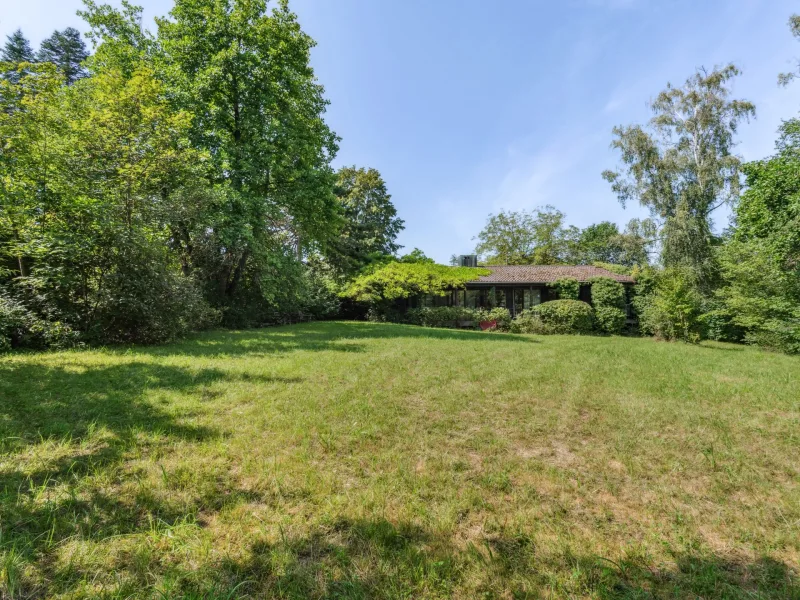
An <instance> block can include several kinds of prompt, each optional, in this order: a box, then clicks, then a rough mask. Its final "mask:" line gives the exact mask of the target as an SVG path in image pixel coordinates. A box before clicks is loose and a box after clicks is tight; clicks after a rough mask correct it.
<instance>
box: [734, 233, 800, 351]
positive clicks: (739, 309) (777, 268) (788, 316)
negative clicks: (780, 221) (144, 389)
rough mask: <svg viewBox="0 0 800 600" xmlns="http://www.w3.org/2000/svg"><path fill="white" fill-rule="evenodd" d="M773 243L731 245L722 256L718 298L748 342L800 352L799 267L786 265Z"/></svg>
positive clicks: (750, 241)
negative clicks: (720, 286)
mask: <svg viewBox="0 0 800 600" xmlns="http://www.w3.org/2000/svg"><path fill="white" fill-rule="evenodd" d="M771 241H772V240H770V239H769V238H767V239H751V240H746V241H740V240H733V241H731V242H729V243H728V244H726V246H725V247H724V248H723V250H722V252H721V253H720V262H721V268H722V273H723V279H724V281H725V285H724V286H723V287H722V288H721V289H720V290H719V292H718V297H719V299H720V300H721V302H722V303H723V305H724V307H725V309H726V311H727V312H728V313H729V314H730V315H731V319H732V321H733V322H734V323H735V324H736V325H738V326H740V327H741V328H742V329H743V330H744V332H745V335H744V337H745V341H747V342H749V343H752V344H756V345H759V346H763V347H765V348H769V349H774V350H781V351H785V352H791V353H798V352H800V267H798V266H796V265H794V266H791V267H789V268H787V266H788V265H786V263H785V262H784V261H783V260H782V258H783V257H782V256H780V252H778V251H776V248H775V245H773V244H772V243H770V242H771Z"/></svg>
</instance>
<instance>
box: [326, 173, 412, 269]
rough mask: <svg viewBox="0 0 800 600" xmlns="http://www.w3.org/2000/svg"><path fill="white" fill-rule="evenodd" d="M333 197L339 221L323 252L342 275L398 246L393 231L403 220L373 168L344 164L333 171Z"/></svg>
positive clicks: (401, 228)
mask: <svg viewBox="0 0 800 600" xmlns="http://www.w3.org/2000/svg"><path fill="white" fill-rule="evenodd" d="M334 189H335V193H336V197H337V198H338V200H339V204H340V207H341V211H342V216H343V221H342V225H341V229H340V230H339V234H338V236H337V237H336V238H335V239H334V240H332V241H331V242H330V243H329V244H328V248H327V250H326V255H327V256H328V258H329V260H330V261H331V263H332V264H333V265H334V266H335V267H336V268H337V269H338V270H339V271H341V272H342V273H344V274H345V275H349V274H353V273H355V272H357V271H358V270H360V269H361V268H363V267H364V266H365V265H367V264H368V263H370V262H372V261H373V260H375V259H376V258H378V257H381V256H392V255H394V254H395V253H396V252H397V251H398V250H399V249H400V246H399V245H398V244H397V234H398V233H400V231H402V230H403V220H402V219H400V218H398V217H397V210H396V209H395V207H394V204H392V196H391V195H390V194H389V192H388V191H387V189H386V183H385V182H384V181H383V178H382V177H381V174H380V173H379V172H378V171H377V170H376V169H364V168H356V167H344V168H342V169H340V170H339V172H338V173H337V179H336V186H335V188H334Z"/></svg>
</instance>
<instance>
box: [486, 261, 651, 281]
mask: <svg viewBox="0 0 800 600" xmlns="http://www.w3.org/2000/svg"><path fill="white" fill-rule="evenodd" d="M481 268H482V269H488V270H490V271H491V272H492V273H491V275H484V276H483V277H479V278H478V279H476V280H475V283H553V282H554V281H558V280H559V279H561V278H562V277H573V278H575V279H577V280H578V281H580V282H587V281H589V280H590V279H592V278H594V277H610V278H611V279H615V280H616V281H619V282H620V283H634V282H635V281H634V279H633V277H631V276H630V275H617V274H616V273H612V272H611V271H608V270H607V269H601V268H600V267H590V266H576V267H571V266H560V265H498V266H491V267H483V266H482V267H481Z"/></svg>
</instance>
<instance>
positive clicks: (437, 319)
mask: <svg viewBox="0 0 800 600" xmlns="http://www.w3.org/2000/svg"><path fill="white" fill-rule="evenodd" d="M396 320H397V321H398V322H405V323H410V324H411V325H422V326H423V327H449V328H456V327H457V328H462V327H466V326H467V324H469V326H470V327H472V328H473V329H477V328H478V327H479V325H480V324H481V323H483V322H486V321H495V322H496V323H497V326H496V330H497V331H509V330H510V329H511V326H512V319H511V313H510V312H508V310H507V309H505V308H499V307H497V308H493V309H491V310H485V309H482V308H465V307H463V306H436V307H429V308H411V309H409V310H407V311H406V313H405V315H402V316H401V315H399V314H398V315H396Z"/></svg>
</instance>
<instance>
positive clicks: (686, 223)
mask: <svg viewBox="0 0 800 600" xmlns="http://www.w3.org/2000/svg"><path fill="white" fill-rule="evenodd" d="M738 74H739V70H738V69H737V68H736V67H735V66H733V65H728V66H726V67H724V68H721V69H714V70H713V71H711V72H708V71H706V70H705V69H700V70H699V71H698V72H697V73H696V74H695V75H693V76H692V77H690V78H689V79H688V80H687V81H686V83H685V85H684V86H682V87H673V86H668V87H667V89H665V90H664V91H663V92H661V93H660V94H659V95H658V96H657V97H656V99H655V100H654V101H653V102H652V103H651V108H652V110H653V113H654V117H653V118H652V119H651V120H650V124H649V125H650V127H649V129H650V131H647V130H646V129H645V128H643V127H641V126H639V125H632V126H629V127H616V128H614V135H615V136H616V139H615V140H614V142H613V146H614V147H615V148H616V149H618V150H619V151H620V153H621V158H622V163H623V169H622V171H623V172H622V173H620V172H613V171H606V172H605V173H604V174H603V176H604V177H605V178H606V179H607V180H608V181H609V182H610V183H611V184H612V189H613V190H614V192H616V194H617V196H618V197H619V200H620V202H621V203H622V204H623V206H624V205H625V203H626V202H628V201H631V200H634V201H638V202H639V203H640V204H641V205H642V206H645V207H647V208H649V209H650V212H651V214H652V215H653V217H655V218H656V219H658V220H660V221H661V222H662V223H663V230H662V232H661V238H662V262H663V263H664V265H665V266H667V267H681V268H689V269H692V270H694V271H695V273H696V277H697V279H698V281H699V282H700V284H701V285H704V286H706V287H707V286H709V285H710V283H711V279H712V278H713V275H714V271H715V266H714V261H713V255H712V246H713V243H714V240H713V236H712V233H711V225H712V222H711V213H712V212H713V211H714V210H715V209H717V208H718V207H720V206H722V205H724V204H733V203H734V202H735V201H736V200H737V199H738V196H739V189H740V166H741V165H740V160H739V158H738V157H737V156H735V155H734V154H733V152H732V149H733V146H734V135H735V133H736V131H737V127H738V125H739V123H740V122H741V121H742V120H746V119H749V118H750V117H751V116H753V115H754V114H755V107H754V106H753V105H752V104H751V103H750V102H746V101H742V100H730V98H729V96H730V87H729V82H730V81H731V80H732V79H733V78H734V77H735V76H737V75H738Z"/></svg>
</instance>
